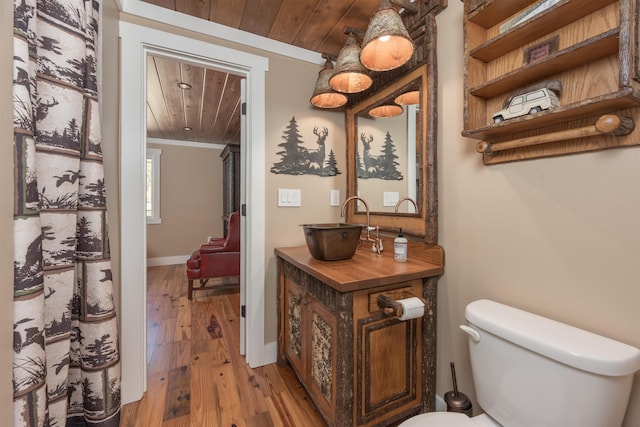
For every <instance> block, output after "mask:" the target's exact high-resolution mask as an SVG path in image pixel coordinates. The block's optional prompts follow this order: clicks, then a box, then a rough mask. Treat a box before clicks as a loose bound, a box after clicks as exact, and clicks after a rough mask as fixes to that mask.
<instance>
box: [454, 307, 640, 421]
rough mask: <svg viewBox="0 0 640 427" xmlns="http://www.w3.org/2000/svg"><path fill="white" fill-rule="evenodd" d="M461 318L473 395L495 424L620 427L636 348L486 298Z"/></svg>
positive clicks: (639, 356)
mask: <svg viewBox="0 0 640 427" xmlns="http://www.w3.org/2000/svg"><path fill="white" fill-rule="evenodd" d="M466 318H467V321H468V326H469V327H470V328H472V329H473V330H475V331H476V332H477V335H476V334H475V333H474V331H469V332H468V333H469V335H470V338H469V351H470V357H471V368H472V372H473V379H474V383H475V389H476V397H477V399H478V403H479V405H480V406H481V407H482V409H483V410H484V411H485V412H486V413H487V414H489V415H490V416H491V417H492V418H493V419H495V420H496V421H498V422H499V423H500V424H502V425H503V426H518V427H555V426H557V427H568V426H580V427H615V426H620V425H621V424H622V421H623V418H624V414H625V411H626V408H627V403H628V400H629V394H630V391H631V385H632V382H633V374H634V372H636V371H637V370H638V369H640V350H638V349H637V348H635V347H632V346H629V345H627V344H623V343H621V342H618V341H614V340H612V339H609V338H605V337H603V336H600V335H596V334H593V333H591V332H587V331H585V330H582V329H578V328H575V327H573V326H569V325H566V324H563V323H560V322H557V321H554V320H551V319H547V318H545V317H542V316H538V315H535V314H532V313H529V312H526V311H523V310H519V309H516V308H513V307H509V306H507V305H504V304H500V303H497V302H494V301H490V300H479V301H474V302H472V303H470V304H469V305H468V306H467V308H466ZM474 335H476V336H474ZM476 339H478V341H477V342H476Z"/></svg>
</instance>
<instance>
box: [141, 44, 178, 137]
mask: <svg viewBox="0 0 640 427" xmlns="http://www.w3.org/2000/svg"><path fill="white" fill-rule="evenodd" d="M147 107H148V108H149V109H150V110H151V111H152V113H151V114H149V116H152V117H153V120H149V121H148V123H153V122H156V123H158V126H157V127H158V131H157V133H156V132H153V131H152V130H150V129H147V136H149V137H151V138H165V139H171V138H175V136H176V135H175V134H174V132H173V127H172V126H171V119H170V116H169V110H168V109H167V103H166V101H165V98H164V91H163V89H162V85H161V83H160V79H159V78H158V72H157V65H156V58H154V57H152V56H151V55H149V56H147Z"/></svg>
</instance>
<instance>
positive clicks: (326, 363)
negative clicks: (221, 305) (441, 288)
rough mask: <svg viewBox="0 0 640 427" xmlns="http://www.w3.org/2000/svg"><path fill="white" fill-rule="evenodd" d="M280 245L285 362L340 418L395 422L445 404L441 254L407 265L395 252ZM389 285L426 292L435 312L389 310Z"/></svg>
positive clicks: (350, 422)
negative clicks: (439, 380)
mask: <svg viewBox="0 0 640 427" xmlns="http://www.w3.org/2000/svg"><path fill="white" fill-rule="evenodd" d="M434 250H435V251H436V252H437V253H441V248H439V247H437V246H436V247H434ZM276 254H277V256H278V277H279V280H278V305H279V322H278V363H279V364H280V365H284V364H286V363H287V362H288V363H290V365H291V366H292V368H293V369H294V371H295V373H296V375H297V376H298V378H299V380H300V382H301V383H302V384H303V385H304V386H305V388H306V390H307V391H308V393H309V395H310V396H311V398H312V399H313V401H314V403H315V404H316V406H317V407H318V409H319V411H320V412H321V414H322V415H323V417H324V419H325V420H326V421H327V423H328V424H329V425H330V426H340V427H345V426H387V425H395V424H397V423H398V422H399V421H400V420H402V419H404V418H407V417H409V416H411V415H415V414H418V413H421V412H425V411H433V410H434V409H435V408H434V406H435V316H436V282H437V279H438V277H439V276H440V275H441V274H442V271H443V270H442V269H443V266H442V264H441V263H431V262H426V261H423V260H412V261H410V262H409V263H406V264H407V265H399V264H404V263H395V262H394V261H393V257H392V256H388V254H387V256H386V257H382V258H376V257H375V255H373V254H370V253H357V254H356V256H354V258H353V259H351V260H344V261H318V260H315V259H313V258H312V257H311V256H310V255H309V252H308V250H307V248H306V247H299V248H280V249H276ZM438 257H439V255H438ZM394 269H395V270H396V271H395V272H394ZM381 293H382V294H385V295H387V296H390V297H391V298H394V299H399V298H400V296H401V295H403V296H407V295H409V294H411V295H414V296H419V297H421V298H422V299H423V300H424V301H425V302H426V307H425V316H424V317H422V318H418V319H411V320H407V321H400V320H398V319H397V318H396V317H394V316H389V315H385V314H384V313H383V312H382V310H381V309H380V307H379V306H378V304H377V300H378V295H380V294H381Z"/></svg>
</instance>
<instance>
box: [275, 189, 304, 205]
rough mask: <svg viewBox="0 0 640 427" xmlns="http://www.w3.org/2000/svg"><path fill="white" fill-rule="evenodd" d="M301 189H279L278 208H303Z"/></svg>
mask: <svg viewBox="0 0 640 427" xmlns="http://www.w3.org/2000/svg"><path fill="white" fill-rule="evenodd" d="M301 197H302V196H301V192H300V189H292V188H278V206H294V207H299V206H301Z"/></svg>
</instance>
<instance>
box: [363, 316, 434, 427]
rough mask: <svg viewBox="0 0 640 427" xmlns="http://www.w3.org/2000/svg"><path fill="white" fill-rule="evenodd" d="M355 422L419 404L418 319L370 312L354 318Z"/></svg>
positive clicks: (387, 414)
mask: <svg viewBox="0 0 640 427" xmlns="http://www.w3.org/2000/svg"><path fill="white" fill-rule="evenodd" d="M358 329H359V331H358V342H357V344H358V350H357V351H358V358H357V371H356V372H357V377H358V378H357V381H358V385H357V396H356V399H357V415H358V425H371V422H372V421H375V420H377V419H379V418H380V417H384V418H388V417H389V416H391V415H392V414H393V413H396V412H401V411H405V410H407V409H410V408H412V407H414V406H416V405H419V404H420V402H421V399H422V388H421V387H422V366H421V360H422V357H421V353H422V352H421V348H420V345H419V343H420V342H421V340H420V335H421V327H420V322H419V321H418V320H417V319H412V320H407V321H404V322H402V321H400V320H398V319H397V318H394V317H391V318H390V317H385V316H374V317H370V318H368V319H361V320H359V321H358Z"/></svg>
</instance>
